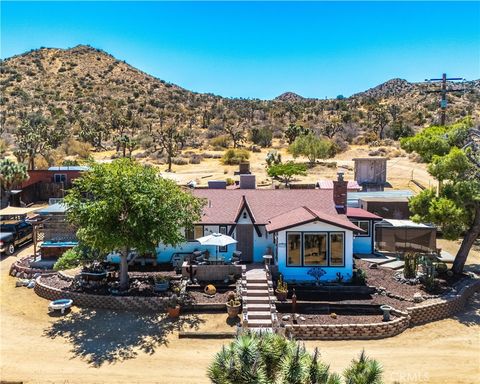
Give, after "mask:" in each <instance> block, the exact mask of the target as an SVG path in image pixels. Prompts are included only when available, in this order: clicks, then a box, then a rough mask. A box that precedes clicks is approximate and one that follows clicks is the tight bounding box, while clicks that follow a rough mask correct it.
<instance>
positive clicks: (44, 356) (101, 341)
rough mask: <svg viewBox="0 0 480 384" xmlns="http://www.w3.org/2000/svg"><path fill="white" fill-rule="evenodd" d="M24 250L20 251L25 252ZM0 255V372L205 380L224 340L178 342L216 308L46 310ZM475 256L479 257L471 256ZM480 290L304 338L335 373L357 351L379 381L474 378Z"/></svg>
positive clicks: (54, 377)
mask: <svg viewBox="0 0 480 384" xmlns="http://www.w3.org/2000/svg"><path fill="white" fill-rule="evenodd" d="M26 252H27V251H25V250H24V251H22V254H25V253H26ZM14 259H15V257H8V258H4V259H2V261H1V262H0V263H1V264H0V279H1V281H0V300H1V301H0V303H1V316H0V336H1V338H0V377H1V379H2V380H6V381H23V382H24V383H82V384H86V383H168V384H174V383H182V384H183V383H207V382H208V380H207V378H206V376H205V371H206V367H207V366H208V364H209V362H210V361H211V359H212V357H213V355H214V354H215V353H216V352H217V351H218V350H219V349H220V348H221V346H222V344H223V343H226V342H228V340H189V339H178V337H177V331H178V327H179V326H183V327H184V329H186V330H188V329H200V330H208V331H212V330H226V329H231V328H230V326H229V325H228V324H226V322H225V318H226V316H224V315H202V316H189V317H184V318H183V319H182V320H181V321H180V322H179V323H171V322H169V321H168V320H165V319H164V318H162V317H158V316H155V315H147V314H143V315H140V314H134V313H128V312H112V311H104V310H97V311H94V310H78V309H75V310H74V311H73V312H72V313H70V314H69V315H67V316H65V317H50V316H49V315H48V314H47V311H46V307H47V301H46V300H44V299H41V298H39V297H37V296H36V295H35V294H34V293H33V292H32V291H31V290H28V289H27V288H15V287H14V285H15V279H13V278H11V277H9V276H8V268H9V266H10V264H11V263H12V262H13V261H14ZM472 261H475V262H477V263H478V260H477V258H475V260H472ZM479 324H480V296H479V295H477V296H476V297H475V298H474V299H472V300H471V302H470V304H469V306H468V308H467V309H466V310H465V311H464V312H463V313H461V314H459V315H458V316H457V317H455V318H452V319H446V320H442V321H439V322H436V323H431V324H428V325H425V326H422V327H416V328H413V329H408V330H407V331H406V332H404V333H403V334H401V335H399V336H396V337H394V338H390V339H385V340H374V341H340V342H338V341H337V342H333V341H331V342H326V341H317V342H307V347H308V348H309V349H313V347H315V346H318V347H319V348H320V350H321V352H322V357H323V359H324V360H325V361H326V362H327V363H329V364H331V368H332V369H333V370H334V371H337V372H341V371H342V370H343V369H344V368H345V366H346V365H347V364H348V363H349V361H350V359H351V358H352V357H353V356H354V355H356V354H358V353H359V351H361V349H362V348H365V350H366V351H367V353H368V355H370V356H372V357H375V358H377V359H378V360H379V361H380V362H381V363H382V364H383V366H384V368H385V372H386V374H385V378H386V382H387V383H394V382H398V383H448V384H453V383H474V382H476V379H478V377H480V326H479Z"/></svg>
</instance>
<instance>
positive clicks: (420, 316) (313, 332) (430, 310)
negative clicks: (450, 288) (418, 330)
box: [285, 279, 480, 340]
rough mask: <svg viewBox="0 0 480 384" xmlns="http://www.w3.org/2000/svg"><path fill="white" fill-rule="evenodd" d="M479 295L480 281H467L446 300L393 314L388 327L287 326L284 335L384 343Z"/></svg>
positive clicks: (343, 325) (435, 318)
mask: <svg viewBox="0 0 480 384" xmlns="http://www.w3.org/2000/svg"><path fill="white" fill-rule="evenodd" d="M477 291H480V279H474V280H473V281H472V279H466V280H464V281H462V282H460V283H459V284H458V285H457V286H456V290H455V291H454V292H452V293H450V294H448V295H447V296H446V297H444V298H441V299H435V300H431V301H428V302H425V303H424V304H421V305H418V306H416V307H410V308H407V311H406V312H400V311H397V310H394V311H392V314H393V315H395V316H399V317H398V318H396V319H395V320H393V321H390V322H388V323H375V324H339V325H335V324H333V325H326V324H287V325H286V326H285V333H286V334H287V335H291V336H293V337H295V338H296V339H317V340H350V339H382V338H386V337H391V336H395V335H398V334H399V333H401V332H403V331H404V330H405V329H407V328H408V327H413V326H415V325H419V324H425V323H428V322H432V321H436V320H440V319H444V318H446V317H450V316H452V315H453V314H455V313H456V312H458V311H460V310H461V309H463V307H464V306H465V303H466V302H467V300H468V298H469V297H470V296H471V295H473V294H474V293H475V292H477Z"/></svg>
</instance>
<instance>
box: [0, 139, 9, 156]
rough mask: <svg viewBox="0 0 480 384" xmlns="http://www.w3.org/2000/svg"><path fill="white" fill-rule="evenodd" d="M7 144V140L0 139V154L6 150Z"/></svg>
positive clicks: (3, 153) (2, 154)
mask: <svg viewBox="0 0 480 384" xmlns="http://www.w3.org/2000/svg"><path fill="white" fill-rule="evenodd" d="M7 149H8V145H7V142H6V141H5V140H3V139H0V156H4V155H5V153H6V152H7Z"/></svg>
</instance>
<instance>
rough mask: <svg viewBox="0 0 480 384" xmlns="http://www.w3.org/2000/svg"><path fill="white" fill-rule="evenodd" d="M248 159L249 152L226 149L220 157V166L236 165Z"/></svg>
mask: <svg viewBox="0 0 480 384" xmlns="http://www.w3.org/2000/svg"><path fill="white" fill-rule="evenodd" d="M249 158H250V152H248V151H247V150H246V149H228V150H226V151H225V153H224V154H223V157H222V164H225V165H236V164H240V163H241V162H242V161H245V160H248V159H249Z"/></svg>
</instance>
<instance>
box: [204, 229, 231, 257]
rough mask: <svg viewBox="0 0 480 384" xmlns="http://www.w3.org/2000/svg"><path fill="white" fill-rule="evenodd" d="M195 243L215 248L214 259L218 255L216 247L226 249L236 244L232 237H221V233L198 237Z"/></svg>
mask: <svg viewBox="0 0 480 384" xmlns="http://www.w3.org/2000/svg"><path fill="white" fill-rule="evenodd" d="M196 241H198V242H199V243H200V244H202V245H214V246H216V253H215V258H217V255H218V247H226V246H227V245H230V244H235V243H236V242H237V240H235V239H234V238H233V237H230V236H227V235H222V234H221V233H212V234H211V235H208V236H203V237H199V238H198V239H196Z"/></svg>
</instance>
